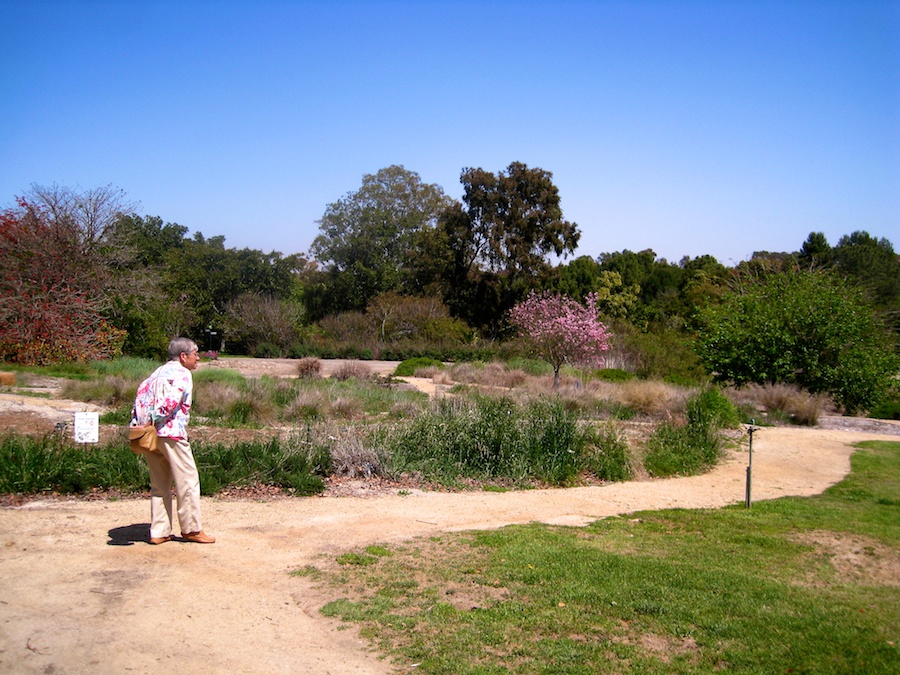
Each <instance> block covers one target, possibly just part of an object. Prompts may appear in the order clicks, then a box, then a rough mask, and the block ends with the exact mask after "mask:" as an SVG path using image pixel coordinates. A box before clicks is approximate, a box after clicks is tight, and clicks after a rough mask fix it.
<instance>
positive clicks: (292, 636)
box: [0, 428, 896, 674]
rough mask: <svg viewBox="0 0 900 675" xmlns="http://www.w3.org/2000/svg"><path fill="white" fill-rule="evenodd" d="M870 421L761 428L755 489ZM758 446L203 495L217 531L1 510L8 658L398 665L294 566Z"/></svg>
mask: <svg viewBox="0 0 900 675" xmlns="http://www.w3.org/2000/svg"><path fill="white" fill-rule="evenodd" d="M879 438H880V439H889V440H896V436H893V437H889V436H883V435H877V434H872V433H859V432H850V431H826V430H820V429H786V428H765V429H763V430H761V431H760V432H758V433H757V434H756V435H755V436H754V448H753V449H754V456H753V498H754V501H757V500H762V499H771V498H775V497H781V496H786V495H813V494H818V493H820V492H821V491H822V490H824V489H825V488H827V487H828V486H829V485H832V484H834V483H835V482H837V481H839V480H841V478H843V477H844V476H845V475H846V473H847V472H848V471H849V469H850V455H851V453H852V448H851V447H850V446H851V444H852V443H856V442H858V441H862V440H867V439H879ZM746 464H747V453H746V448H745V449H744V451H743V452H735V453H733V454H732V455H731V456H730V457H729V459H728V460H727V461H726V462H724V463H723V464H722V465H721V466H720V467H718V468H717V469H716V470H714V471H713V472H711V473H709V474H707V475H704V476H697V477H690V478H676V479H669V480H658V481H648V482H631V483H620V484H613V485H608V486H604V487H587V488H575V489H565V490H535V491H523V492H506V493H493V492H492V493H481V492H478V493H463V494H458V493H457V494H446V493H435V492H418V491H413V492H412V493H411V494H407V495H399V494H397V495H388V496H381V497H375V498H358V497H341V498H322V497H310V498H297V499H284V500H275V501H270V502H266V503H258V502H228V501H220V500H216V499H204V501H203V509H204V518H205V525H206V529H207V531H209V532H211V533H213V534H215V535H216V536H217V537H218V538H219V541H218V543H216V544H215V545H212V546H199V545H194V544H186V543H178V542H173V543H169V544H165V545H163V546H150V545H148V544H147V543H145V542H146V536H147V534H146V531H147V528H148V525H147V523H148V520H149V504H148V503H147V502H146V501H144V500H123V501H104V502H86V501H44V502H32V503H30V504H26V505H24V506H22V507H17V508H4V509H0V672H4V673H6V672H8V673H81V672H92V673H122V672H133V673H157V672H160V671H161V670H162V669H169V668H172V667H177V668H178V669H179V670H182V671H184V672H193V673H221V672H229V671H230V672H240V673H316V674H326V673H328V674H344V673H348V674H349V673H390V672H397V671H396V670H395V669H394V667H393V666H392V665H391V664H390V663H388V662H386V661H384V660H380V659H379V658H378V657H377V655H376V654H374V653H372V652H371V651H369V650H368V649H367V646H366V644H365V643H364V642H363V641H361V640H360V639H359V638H358V636H357V635H356V632H355V631H354V630H340V629H339V628H338V625H339V624H338V623H336V622H334V621H332V620H329V619H325V618H323V617H322V616H321V615H319V613H318V609H319V607H320V605H321V603H322V599H321V598H320V597H317V595H316V594H315V593H313V592H312V589H311V588H310V585H309V583H308V582H307V581H306V580H304V579H303V578H300V577H292V576H290V575H289V572H290V571H291V570H292V569H296V568H298V567H300V566H302V565H305V564H315V563H316V561H317V560H319V559H320V558H321V556H323V555H328V556H334V555H335V554H337V553H339V552H343V551H347V550H360V548H361V547H363V546H366V545H369V544H373V543H387V544H391V543H396V542H401V541H404V540H408V539H410V538H412V537H415V536H418V535H430V534H436V533H440V532H448V531H458V530H466V529H480V528H496V527H501V526H504V525H507V524H511V523H527V522H532V521H539V522H545V523H555V524H564V525H582V524H585V523H588V522H591V521H593V520H596V519H598V518H602V517H604V516H610V515H615V514H623V513H630V512H633V511H637V510H644V509H659V508H669V507H683V508H703V507H718V506H722V505H725V504H732V503H742V502H743V501H744V485H745V475H746Z"/></svg>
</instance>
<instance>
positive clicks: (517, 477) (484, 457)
mask: <svg viewBox="0 0 900 675" xmlns="http://www.w3.org/2000/svg"><path fill="white" fill-rule="evenodd" d="M394 438H395V440H394V441H393V443H392V446H391V452H390V453H389V455H390V469H391V471H392V472H393V473H396V474H399V473H404V472H419V473H421V474H423V475H424V476H427V477H429V478H431V479H434V480H437V481H438V482H441V483H444V484H453V483H455V482H457V481H458V480H459V479H460V478H475V479H497V478H502V479H511V480H513V481H526V480H531V479H536V480H540V481H543V482H546V483H550V484H552V485H563V484H566V483H570V482H571V481H572V480H573V479H574V478H575V477H576V476H577V474H578V473H579V472H580V471H581V470H582V469H583V468H584V467H585V466H586V458H587V457H588V455H589V452H588V448H589V444H590V442H591V440H592V438H593V437H592V435H591V432H590V431H589V430H588V429H587V428H582V427H579V425H578V423H577V420H576V418H575V416H574V415H573V414H572V413H570V412H568V411H567V410H566V408H565V407H564V406H563V404H562V403H561V402H560V401H559V400H558V399H543V400H536V401H531V402H529V403H527V404H525V405H517V404H516V403H515V402H513V401H512V400H510V399H507V398H489V397H479V398H475V399H474V400H473V401H471V402H468V401H463V400H460V399H450V400H443V401H439V402H437V404H436V405H435V407H434V408H433V409H432V410H431V411H430V412H427V413H424V414H422V415H420V416H419V417H418V418H416V419H415V420H414V421H413V422H412V423H411V424H410V425H409V426H408V427H406V428H405V429H404V430H401V431H400V432H399V433H398V434H397V435H396V436H395V437H394Z"/></svg>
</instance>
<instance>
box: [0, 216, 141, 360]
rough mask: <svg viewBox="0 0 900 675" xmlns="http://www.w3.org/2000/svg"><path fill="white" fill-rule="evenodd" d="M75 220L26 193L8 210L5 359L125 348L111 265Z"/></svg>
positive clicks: (2, 238) (2, 246)
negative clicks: (112, 305) (109, 304)
mask: <svg viewBox="0 0 900 675" xmlns="http://www.w3.org/2000/svg"><path fill="white" fill-rule="evenodd" d="M82 244H83V242H82V240H81V238H80V237H79V232H78V229H77V227H76V226H75V225H73V224H71V223H69V222H67V221H65V220H58V219H53V218H50V217H48V216H47V214H45V213H44V212H43V211H42V210H41V209H39V208H38V207H36V206H34V205H32V204H30V203H29V202H27V201H25V200H19V204H18V208H13V209H8V210H6V211H4V212H2V213H0V360H5V361H15V362H18V363H22V364H28V365H43V364H48V363H53V362H57V361H86V360H94V359H106V358H112V357H115V356H118V355H120V354H121V349H122V344H123V342H124V340H125V331H123V330H120V329H118V328H115V327H113V326H112V325H110V324H109V323H108V322H107V321H106V320H105V319H104V318H103V314H102V310H103V309H104V302H105V297H104V292H103V289H104V287H105V285H104V271H103V267H102V266H101V265H98V264H96V261H95V260H93V257H92V255H91V253H90V252H89V251H87V250H85V248H84V247H83V245H82Z"/></svg>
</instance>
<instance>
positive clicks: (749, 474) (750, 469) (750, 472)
mask: <svg viewBox="0 0 900 675" xmlns="http://www.w3.org/2000/svg"><path fill="white" fill-rule="evenodd" d="M754 422H756V420H753V419H751V420H750V427H749V428H748V429H747V431H748V432H749V434H750V460H749V462H748V463H747V492H746V495H745V497H744V505H745V506H746V507H747V508H748V509H749V508H750V490H751V486H752V484H753V432H754V431H757V427H755V426H753V424H754Z"/></svg>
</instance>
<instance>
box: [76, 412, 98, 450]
mask: <svg viewBox="0 0 900 675" xmlns="http://www.w3.org/2000/svg"><path fill="white" fill-rule="evenodd" d="M75 442H76V443H99V442H100V413H95V412H77V413H75Z"/></svg>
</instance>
